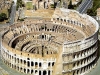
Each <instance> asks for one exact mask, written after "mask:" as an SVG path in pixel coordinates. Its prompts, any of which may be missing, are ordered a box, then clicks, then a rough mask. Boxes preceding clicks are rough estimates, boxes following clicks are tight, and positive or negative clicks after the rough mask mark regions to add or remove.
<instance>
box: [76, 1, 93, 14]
mask: <svg viewBox="0 0 100 75" xmlns="http://www.w3.org/2000/svg"><path fill="white" fill-rule="evenodd" d="M92 2H93V1H92V0H83V1H82V4H81V5H80V6H79V7H78V8H77V11H79V12H80V13H86V11H87V9H89V8H90V7H91V5H92Z"/></svg>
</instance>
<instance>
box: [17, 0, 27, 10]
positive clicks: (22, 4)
mask: <svg viewBox="0 0 100 75" xmlns="http://www.w3.org/2000/svg"><path fill="white" fill-rule="evenodd" d="M21 7H25V4H24V3H23V1H22V0H17V6H16V9H17V10H18V8H21Z"/></svg>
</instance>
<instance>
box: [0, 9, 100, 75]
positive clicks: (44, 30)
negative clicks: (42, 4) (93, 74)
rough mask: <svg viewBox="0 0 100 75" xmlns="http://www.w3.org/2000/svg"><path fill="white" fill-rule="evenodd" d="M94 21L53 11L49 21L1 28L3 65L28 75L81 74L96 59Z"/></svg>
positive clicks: (72, 11)
mask: <svg viewBox="0 0 100 75" xmlns="http://www.w3.org/2000/svg"><path fill="white" fill-rule="evenodd" d="M98 29H99V25H98V23H97V22H96V20H95V19H93V18H92V17H90V16H88V15H86V14H80V13H78V12H77V11H75V10H69V9H63V8H61V9H56V10H55V12H54V14H53V15H52V18H51V19H26V20H25V21H23V22H18V23H15V24H13V25H11V26H9V27H7V28H5V29H4V31H3V34H2V41H1V59H2V60H3V62H4V63H5V64H6V65H7V66H9V67H11V68H13V69H15V70H17V71H19V72H22V73H25V74H27V75H84V74H86V73H88V72H90V71H91V70H92V69H93V68H95V66H96V64H97V60H98Z"/></svg>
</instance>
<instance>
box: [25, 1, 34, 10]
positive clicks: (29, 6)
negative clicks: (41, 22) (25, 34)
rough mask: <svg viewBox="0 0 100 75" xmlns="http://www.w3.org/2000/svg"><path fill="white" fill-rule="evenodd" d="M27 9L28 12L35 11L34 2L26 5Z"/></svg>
mask: <svg viewBox="0 0 100 75" xmlns="http://www.w3.org/2000/svg"><path fill="white" fill-rule="evenodd" d="M26 8H27V10H32V9H33V5H32V2H27V3H26Z"/></svg>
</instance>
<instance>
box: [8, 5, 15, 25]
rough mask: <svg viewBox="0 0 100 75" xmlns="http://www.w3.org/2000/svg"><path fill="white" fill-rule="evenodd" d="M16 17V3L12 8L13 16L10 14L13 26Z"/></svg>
mask: <svg viewBox="0 0 100 75" xmlns="http://www.w3.org/2000/svg"><path fill="white" fill-rule="evenodd" d="M15 15H16V4H15V3H14V4H13V5H12V8H11V14H10V22H9V24H13V23H14V20H15Z"/></svg>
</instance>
